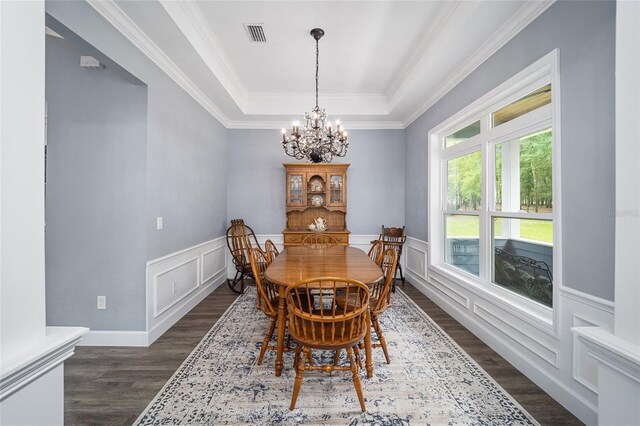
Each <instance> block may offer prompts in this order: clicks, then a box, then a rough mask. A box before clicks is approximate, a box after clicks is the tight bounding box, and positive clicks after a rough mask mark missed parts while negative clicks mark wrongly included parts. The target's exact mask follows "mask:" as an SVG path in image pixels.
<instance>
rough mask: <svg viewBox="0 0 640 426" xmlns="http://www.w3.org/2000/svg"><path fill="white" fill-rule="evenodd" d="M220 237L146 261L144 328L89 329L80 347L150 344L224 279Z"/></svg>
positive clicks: (222, 247)
mask: <svg viewBox="0 0 640 426" xmlns="http://www.w3.org/2000/svg"><path fill="white" fill-rule="evenodd" d="M226 257H227V247H226V242H225V237H224V236H223V237H219V238H216V239H214V240H211V241H207V242H205V243H202V244H198V245H196V246H193V247H189V248H186V249H184V250H180V251H178V252H176V253H171V254H169V255H167V256H163V257H161V258H158V259H154V260H151V261H149V262H147V270H146V319H147V321H146V329H145V330H91V331H89V333H87V335H86V336H85V338H84V339H83V340H82V341H81V343H80V345H81V346H149V345H150V344H152V343H153V342H154V341H155V340H156V339H157V338H158V337H160V336H162V334H163V333H164V332H165V331H167V330H168V329H169V328H171V326H172V325H173V324H175V323H176V322H177V321H178V320H179V319H180V318H182V317H183V316H184V315H186V314H187V313H188V312H189V311H190V310H191V309H193V308H194V307H195V306H196V305H197V304H198V303H200V302H201V301H202V300H203V299H204V298H205V297H207V296H208V295H209V294H210V293H211V292H213V290H215V289H216V288H217V287H218V286H219V285H220V284H222V283H223V282H224V280H225V278H226V270H227V268H226V266H225V265H226Z"/></svg>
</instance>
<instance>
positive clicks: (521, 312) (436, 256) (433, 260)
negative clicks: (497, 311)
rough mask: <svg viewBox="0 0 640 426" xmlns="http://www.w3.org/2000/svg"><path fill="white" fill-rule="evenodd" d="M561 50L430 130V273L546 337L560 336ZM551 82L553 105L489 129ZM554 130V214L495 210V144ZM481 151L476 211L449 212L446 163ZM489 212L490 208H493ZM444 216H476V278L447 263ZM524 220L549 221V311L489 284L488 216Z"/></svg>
mask: <svg viewBox="0 0 640 426" xmlns="http://www.w3.org/2000/svg"><path fill="white" fill-rule="evenodd" d="M558 58H559V50H558V49H555V50H553V51H552V52H550V53H549V54H547V55H545V56H544V57H542V58H541V59H539V60H538V61H536V62H535V63H533V64H532V65H530V66H529V67H527V68H526V69H524V70H523V71H521V72H520V73H518V74H516V75H515V76H513V77H512V78H510V79H509V80H507V81H506V82H504V83H502V84H501V85H499V86H498V87H496V88H495V89H494V90H492V91H490V92H489V93H487V94H486V95H484V96H482V97H481V98H480V99H478V100H476V101H475V102H473V103H472V104H471V105H469V106H467V107H466V108H464V109H463V110H462V111H460V112H458V113H457V114H455V115H453V116H452V117H450V118H448V119H447V120H445V121H444V122H442V123H441V124H439V125H438V126H436V127H434V128H433V129H431V130H430V131H429V134H428V143H427V146H428V158H429V169H430V173H429V181H428V182H427V187H428V191H429V195H428V200H429V209H428V227H429V241H430V243H431V244H430V245H429V247H430V250H429V253H428V264H429V269H430V270H432V271H435V272H437V273H439V274H441V275H443V276H444V277H447V278H449V279H450V280H452V281H453V282H454V283H457V284H459V285H461V286H463V287H464V288H466V289H468V290H470V291H472V292H474V293H476V294H478V295H479V296H481V297H483V298H485V299H488V300H490V301H491V302H492V303H496V304H498V305H499V306H501V307H502V308H504V309H505V310H507V311H509V312H511V313H513V314H514V315H517V316H518V317H519V318H522V319H523V320H525V321H527V322H528V323H530V324H531V325H533V326H535V327H536V328H538V329H540V330H542V331H544V332H546V333H547V334H550V335H553V336H556V337H557V336H558V325H559V311H560V310H559V309H558V301H559V289H560V288H561V286H562V282H563V281H562V231H561V218H562V213H561V212H562V205H561V201H562V198H561V196H560V188H561V180H560V178H561V175H560V164H561V158H560V135H561V131H560V73H559V60H558ZM548 83H551V87H552V91H551V104H550V105H546V106H543V107H541V108H538V109H536V110H533V111H531V112H528V113H526V114H524V115H522V116H520V117H517V118H515V119H513V120H511V121H508V122H506V123H503V124H500V125H499V126H496V127H493V128H491V113H492V112H494V111H496V110H498V109H500V108H502V107H503V106H505V105H508V104H510V103H512V102H514V101H516V100H518V99H520V98H521V97H523V96H525V95H527V94H529V93H531V92H533V91H534V90H536V89H538V88H540V87H542V86H544V85H545V84H548ZM477 120H480V123H481V130H480V134H478V135H476V136H473V137H472V138H469V139H466V140H464V141H462V142H460V143H458V144H456V145H454V146H452V147H449V148H444V138H445V137H446V136H448V135H450V134H451V133H453V132H456V131H458V130H459V129H461V128H463V127H465V126H467V125H469V124H471V123H473V122H475V121H477ZM548 128H551V129H552V162H553V164H552V173H553V182H552V192H553V213H552V214H549V213H512V212H493V211H490V210H489V206H494V204H493V201H494V200H493V198H494V192H493V185H494V182H495V169H494V163H495V146H496V144H499V143H502V142H507V141H511V140H513V139H515V138H518V137H522V136H526V135H528V134H531V133H534V132H537V131H540V130H544V129H548ZM478 149H480V151H481V155H482V202H481V206H480V210H477V211H475V212H474V211H464V212H457V211H448V210H445V208H446V201H447V194H446V193H443V188H445V184H446V179H447V176H446V173H447V169H446V161H447V160H448V159H451V158H455V157H458V156H460V155H463V154H465V153H469V152H472V151H475V150H478ZM492 208H493V207H492ZM447 213H456V214H460V213H462V214H465V215H473V216H479V218H480V230H479V234H480V264H479V268H480V276H479V277H478V276H475V275H473V274H470V273H467V272H465V271H464V270H462V269H460V268H457V267H455V266H453V265H449V264H447V263H445V262H444V259H445V247H444V246H445V244H444V241H445V229H444V228H445V227H444V216H445V214H447ZM495 216H498V217H506V218H525V219H549V218H550V217H552V220H553V307H552V308H549V307H546V306H544V305H542V304H540V303H537V302H535V301H533V300H531V299H529V298H527V297H525V296H523V295H519V294H517V293H514V292H512V291H509V290H507V289H504V288H502V287H500V286H499V285H496V284H492V282H491V281H492V279H491V274H492V265H491V261H492V255H491V252H490V249H489V247H490V246H491V243H490V241H489V240H490V237H491V222H492V220H491V218H492V217H495Z"/></svg>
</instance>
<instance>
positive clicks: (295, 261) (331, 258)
mask: <svg viewBox="0 0 640 426" xmlns="http://www.w3.org/2000/svg"><path fill="white" fill-rule="evenodd" d="M265 277H266V279H268V280H269V281H271V282H272V283H274V284H277V285H278V289H279V291H278V294H279V303H278V335H277V351H276V376H280V375H281V374H282V367H283V363H282V353H283V352H284V340H285V329H286V324H287V301H286V289H287V287H288V286H289V285H291V284H293V283H296V282H299V281H302V280H305V279H308V278H314V277H340V278H351V279H355V280H358V281H360V282H362V283H364V284H367V285H369V286H371V285H372V284H374V283H376V282H377V281H379V280H381V279H382V278H383V277H382V270H381V269H380V268H379V267H378V265H376V264H375V263H374V262H373V261H372V260H371V259H369V256H367V254H366V253H365V252H363V251H362V250H360V249H357V248H354V247H348V246H333V247H327V246H320V245H318V246H312V247H305V246H294V247H288V248H286V249H285V250H284V251H283V252H282V253H280V254H279V255H278V256H277V257H276V258H275V259H274V261H273V262H272V263H271V265H269V267H268V268H267V270H266V272H265ZM369 315H370V313H369V311H367V316H369ZM368 321H370V319H368ZM364 346H365V367H366V370H367V377H369V378H371V377H373V361H372V359H371V327H367V334H366V335H365V338H364Z"/></svg>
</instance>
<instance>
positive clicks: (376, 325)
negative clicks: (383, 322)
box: [371, 315, 391, 364]
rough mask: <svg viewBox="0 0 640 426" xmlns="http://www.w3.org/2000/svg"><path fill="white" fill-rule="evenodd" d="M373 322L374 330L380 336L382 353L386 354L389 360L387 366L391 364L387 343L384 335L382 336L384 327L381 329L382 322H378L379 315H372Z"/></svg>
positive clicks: (385, 356)
mask: <svg viewBox="0 0 640 426" xmlns="http://www.w3.org/2000/svg"><path fill="white" fill-rule="evenodd" d="M371 322H372V323H373V329H374V330H375V332H376V335H377V336H378V340H379V341H380V346H381V347H382V352H384V358H385V359H386V360H387V364H391V361H390V360H389V351H388V350H387V341H386V339H385V338H384V334H382V327H380V321H378V316H377V315H371Z"/></svg>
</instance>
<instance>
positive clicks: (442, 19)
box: [385, 1, 486, 111]
mask: <svg viewBox="0 0 640 426" xmlns="http://www.w3.org/2000/svg"><path fill="white" fill-rule="evenodd" d="M459 5H460V1H448V2H442V3H441V4H440V6H439V7H438V10H437V12H436V14H435V16H434V17H433V19H431V20H430V22H429V26H428V27H427V28H426V31H424V33H423V34H422V37H421V38H420V40H418V41H417V43H415V46H416V48H415V49H414V50H413V53H412V54H411V56H410V57H409V59H408V60H405V61H404V64H403V65H402V68H401V69H400V70H399V71H398V72H396V76H395V78H394V79H393V81H392V82H391V84H390V85H389V87H388V88H387V90H385V93H386V97H387V98H388V99H389V103H391V102H395V104H397V103H398V102H399V99H398V98H399V95H398V93H399V92H400V91H401V89H402V88H403V86H405V85H406V82H407V81H408V79H409V77H410V76H411V74H412V73H413V72H415V69H416V66H417V65H418V64H419V63H420V61H421V60H422V58H423V57H425V55H427V53H428V52H429V49H430V48H431V45H432V44H433V42H434V41H435V40H436V39H437V38H438V36H439V35H440V33H441V31H442V30H443V29H445V28H446V25H447V23H448V22H449V20H450V19H451V18H452V17H453V16H454V12H455V11H456V9H457V8H458V6H459ZM485 60H486V58H485ZM483 61H484V60H483ZM425 111H426V110H425Z"/></svg>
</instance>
